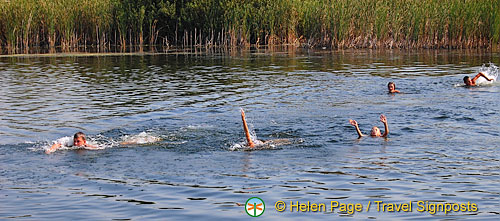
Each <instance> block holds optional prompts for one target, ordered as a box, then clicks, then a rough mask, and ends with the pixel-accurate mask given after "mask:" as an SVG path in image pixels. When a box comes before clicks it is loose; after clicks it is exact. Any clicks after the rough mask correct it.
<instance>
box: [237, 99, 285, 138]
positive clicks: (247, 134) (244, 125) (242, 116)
mask: <svg viewBox="0 0 500 221" xmlns="http://www.w3.org/2000/svg"><path fill="white" fill-rule="evenodd" d="M241 120H242V121H243V130H244V131H245V136H246V138H247V145H248V146H249V147H250V148H254V147H257V146H261V145H287V144H291V143H292V141H291V140H289V139H274V140H267V141H261V140H252V136H250V131H249V130H248V125H247V120H246V118H245V111H243V108H242V109H241Z"/></svg>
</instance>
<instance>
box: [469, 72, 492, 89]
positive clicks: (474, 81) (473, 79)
mask: <svg viewBox="0 0 500 221" xmlns="http://www.w3.org/2000/svg"><path fill="white" fill-rule="evenodd" d="M479 77H484V78H486V80H488V81H492V80H495V79H493V78H491V79H490V78H488V77H487V76H486V75H485V74H483V72H479V74H477V75H476V76H475V77H474V78H472V79H470V77H469V76H465V77H464V83H465V85H466V86H477V85H476V80H477V79H478V78H479Z"/></svg>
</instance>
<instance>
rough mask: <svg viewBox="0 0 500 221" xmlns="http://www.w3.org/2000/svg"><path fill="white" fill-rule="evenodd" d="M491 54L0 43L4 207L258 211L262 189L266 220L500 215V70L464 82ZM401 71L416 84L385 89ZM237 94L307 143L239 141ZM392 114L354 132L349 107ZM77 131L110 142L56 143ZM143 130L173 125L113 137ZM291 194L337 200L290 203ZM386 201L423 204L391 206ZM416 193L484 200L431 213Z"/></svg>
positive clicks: (262, 133)
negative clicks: (25, 47)
mask: <svg viewBox="0 0 500 221" xmlns="http://www.w3.org/2000/svg"><path fill="white" fill-rule="evenodd" d="M490 62H491V63H493V64H495V65H497V66H498V65H499V64H500V56H499V54H498V53H487V52H477V51H434V50H430V51H409V52H408V51H383V52H378V51H368V50H361V51H344V52H322V51H300V52H293V53H292V52H284V53H276V52H274V53H259V52H251V53H235V54H232V55H224V54H170V55H165V54H163V55H131V56H76V57H75V56H68V57H24V58H23V57H2V58H0V94H1V96H0V116H1V119H0V168H1V170H0V199H1V201H2V203H1V204H0V219H3V218H19V219H31V220H73V219H89V220H102V219H104V220H110V219H134V220H146V219H196V220H219V219H249V218H251V217H249V216H248V215H247V214H246V212H245V208H244V205H245V202H246V201H247V199H249V198H250V197H259V198H261V199H262V200H263V201H264V202H265V205H266V210H265V212H264V214H263V215H262V217H261V218H264V219H308V220H312V219H335V218H344V219H345V218H350V219H368V218H373V219H379V220H388V219H394V220H398V219H429V218H437V219H478V220H487V219H491V220H497V219H498V218H499V215H500V152H499V146H500V145H499V144H500V136H499V134H500V115H499V111H500V102H499V101H500V83H493V84H490V85H486V86H480V87H474V88H466V87H461V86H459V85H460V84H461V83H462V78H463V77H464V76H466V75H473V74H475V73H477V72H478V71H479V69H480V68H481V66H482V65H483V64H488V63H490ZM389 81H394V82H395V83H396V87H397V89H400V90H401V91H402V92H404V93H401V94H395V95H389V94H387V92H386V91H387V86H386V85H387V83H388V82H389ZM240 108H243V109H244V110H245V111H246V116H247V119H248V121H249V123H250V124H251V126H252V128H253V130H254V131H255V133H256V134H257V136H258V138H259V139H262V140H269V139H276V138H289V139H292V140H294V141H296V142H294V143H292V144H290V145H284V146H277V147H275V148H273V149H267V150H256V151H243V150H242V149H238V148H236V150H235V148H234V147H235V146H237V145H238V144H241V143H243V142H244V134H243V129H242V124H241V117H240ZM380 114H385V115H386V116H387V119H388V122H389V127H390V134H389V138H388V139H383V138H370V137H365V138H362V139H357V135H356V132H355V130H354V128H353V126H351V125H350V124H349V122H348V120H349V119H356V120H357V121H358V123H359V125H360V128H361V130H362V131H363V132H364V133H369V131H370V129H371V127H372V126H379V127H382V129H383V124H382V123H381V122H380V121H379V115H380ZM78 131H83V132H85V133H87V134H88V136H89V140H91V141H92V142H94V143H97V144H98V145H101V146H103V147H105V149H103V150H95V151H87V150H74V149H69V150H67V149H66V150H58V151H56V152H55V153H53V154H50V155H47V154H45V153H44V150H45V149H46V148H47V147H48V146H50V145H51V144H52V142H54V141H55V140H56V139H58V138H61V137H64V136H72V135H73V134H74V133H75V132H78ZM138 134H146V135H147V136H155V137H160V138H161V139H162V140H161V141H160V142H157V143H153V144H142V145H127V146H123V145H122V146H120V145H117V144H116V143H117V142H119V141H120V140H122V139H123V137H124V136H136V135H138ZM280 200H281V201H284V202H285V203H286V204H287V206H288V207H287V210H286V211H285V212H277V211H276V209H275V207H274V205H275V203H276V202H277V201H280ZM290 201H292V202H294V203H295V202H297V201H298V202H300V203H307V201H310V203H318V204H320V203H324V204H326V205H327V206H328V209H327V211H324V212H296V210H295V211H294V212H290V205H289V204H290ZM331 201H339V202H340V203H360V204H362V206H363V211H362V212H355V213H354V214H349V213H348V212H343V211H339V210H338V209H335V210H334V211H333V212H332V211H331V210H330V209H329V208H330V207H329V206H330V202H331ZM375 201H383V202H385V203H397V204H400V203H408V202H410V201H412V207H413V208H412V211H411V212H378V211H377V208H376V206H375V205H376V204H375V203H374V202H375ZM417 201H423V202H425V201H428V202H427V203H428V204H439V203H441V204H442V203H459V204H460V203H465V204H467V202H470V203H475V204H477V208H478V209H477V211H463V212H462V211H459V212H451V213H447V214H445V213H444V212H437V213H435V214H431V213H430V212H429V211H425V212H419V211H417V209H419V207H418V206H417ZM368 203H371V207H370V208H369V210H368V212H367V211H366V209H367V205H368ZM471 210H472V209H471Z"/></svg>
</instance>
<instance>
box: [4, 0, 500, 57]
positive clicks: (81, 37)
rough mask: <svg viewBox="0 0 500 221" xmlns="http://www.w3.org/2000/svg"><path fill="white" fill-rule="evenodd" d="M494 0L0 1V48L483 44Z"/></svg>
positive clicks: (495, 26) (491, 36)
mask: <svg viewBox="0 0 500 221" xmlns="http://www.w3.org/2000/svg"><path fill="white" fill-rule="evenodd" d="M499 42H500V0H358V1H351V0H252V1H250V0H0V47H2V48H7V49H8V50H9V52H10V53H22V52H25V51H27V49H29V48H30V47H34V46H40V47H48V48H53V47H57V46H60V47H61V48H62V49H63V50H64V51H72V50H76V49H77V48H78V47H80V46H90V45H93V46H98V47H102V48H105V47H110V46H121V47H126V46H129V45H141V46H142V45H162V44H163V45H165V44H168V45H174V46H180V47H192V46H193V45H197V46H206V47H209V46H214V45H220V46H227V47H232V46H244V47H248V46H250V45H251V44H258V45H277V44H292V45H296V46H305V47H331V48H488V47H492V46H494V45H498V43H499Z"/></svg>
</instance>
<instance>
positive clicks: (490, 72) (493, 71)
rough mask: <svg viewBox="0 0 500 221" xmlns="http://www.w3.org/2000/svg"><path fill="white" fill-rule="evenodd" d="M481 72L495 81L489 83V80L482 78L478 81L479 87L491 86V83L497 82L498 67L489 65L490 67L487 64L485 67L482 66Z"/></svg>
mask: <svg viewBox="0 0 500 221" xmlns="http://www.w3.org/2000/svg"><path fill="white" fill-rule="evenodd" d="M479 72H482V73H483V74H484V75H486V76H487V77H488V78H490V79H491V78H493V81H488V80H486V79H484V78H482V77H480V78H478V79H477V80H476V84H478V85H481V84H491V83H493V82H496V81H497V77H498V74H499V70H498V67H497V66H495V65H494V64H493V63H489V64H488V66H486V64H483V66H481V68H479Z"/></svg>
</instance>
